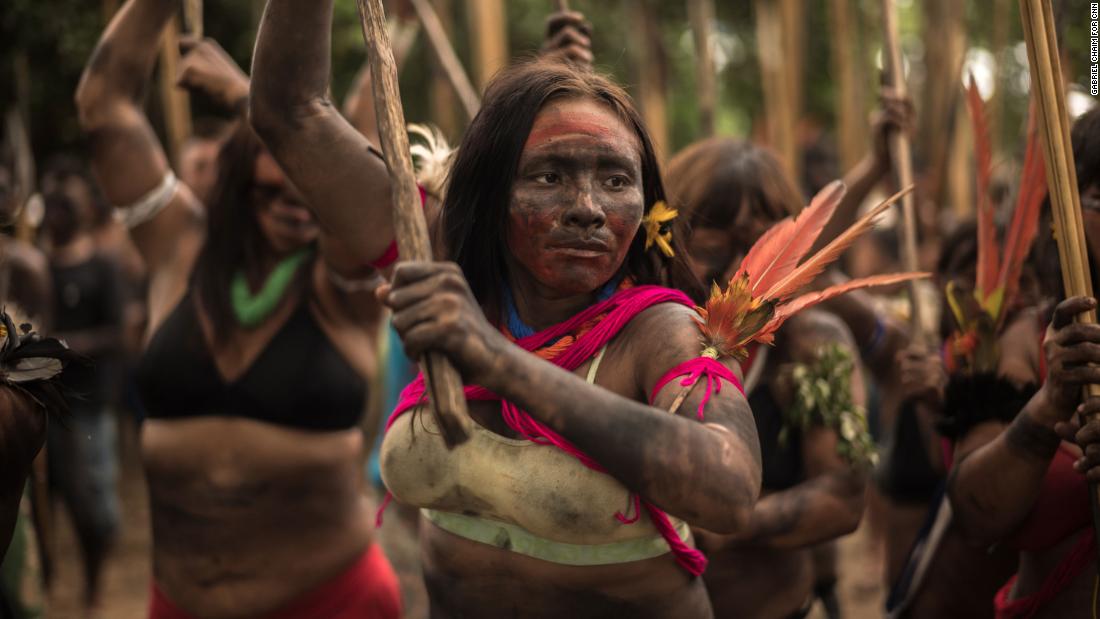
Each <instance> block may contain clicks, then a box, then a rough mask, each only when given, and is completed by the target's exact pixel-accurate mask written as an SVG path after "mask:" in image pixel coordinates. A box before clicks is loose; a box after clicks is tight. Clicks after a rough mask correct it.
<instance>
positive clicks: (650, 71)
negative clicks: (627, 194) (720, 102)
mask: <svg viewBox="0 0 1100 619" xmlns="http://www.w3.org/2000/svg"><path fill="white" fill-rule="evenodd" d="M626 9H627V12H628V16H627V18H628V20H629V21H628V23H629V26H630V35H629V36H630V37H631V44H630V45H629V46H628V48H629V50H630V53H631V56H632V60H633V63H632V64H633V65H634V67H635V70H636V71H637V75H638V78H637V84H638V100H639V101H640V102H641V108H642V117H643V118H644V119H645V124H646V128H648V129H649V135H650V137H651V138H652V139H653V147H654V149H655V150H656V151H657V156H658V157H660V158H663V157H664V156H665V155H666V154H667V153H668V150H667V149H668V146H669V142H668V139H669V138H668V109H667V102H666V99H665V67H666V59H665V57H664V47H663V46H662V45H661V44H660V43H659V41H660V36H661V33H660V27H659V25H658V23H657V17H656V16H655V15H654V14H653V5H652V3H651V2H650V1H649V0H630V1H629V2H627V3H626Z"/></svg>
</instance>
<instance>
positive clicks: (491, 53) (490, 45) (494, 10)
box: [466, 0, 510, 88]
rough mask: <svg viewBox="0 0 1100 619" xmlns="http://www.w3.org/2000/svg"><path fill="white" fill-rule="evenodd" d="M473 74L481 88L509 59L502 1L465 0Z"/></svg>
mask: <svg viewBox="0 0 1100 619" xmlns="http://www.w3.org/2000/svg"><path fill="white" fill-rule="evenodd" d="M466 10H467V13H468V19H469V23H468V25H469V27H470V42H471V43H472V44H473V48H474V75H475V77H476V78H477V84H478V86H479V87H481V88H485V85H486V84H488V83H489V79H490V78H492V77H493V74H495V73H496V72H497V71H499V70H500V69H502V68H504V65H506V64H507V63H508V61H509V60H510V56H509V54H508V31H507V28H506V23H505V20H504V3H503V0H466Z"/></svg>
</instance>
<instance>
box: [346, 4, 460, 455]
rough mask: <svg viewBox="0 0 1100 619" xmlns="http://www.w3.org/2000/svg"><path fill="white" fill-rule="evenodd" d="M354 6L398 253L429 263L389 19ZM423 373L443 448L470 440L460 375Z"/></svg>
mask: <svg viewBox="0 0 1100 619" xmlns="http://www.w3.org/2000/svg"><path fill="white" fill-rule="evenodd" d="M356 3H357V4H358V6H359V19H360V22H361V25H362V28H363V39H364V40H365V41H366V44H367V58H368V59H369V60H370V68H371V77H372V79H371V90H372V91H373V94H374V109H375V110H376V113H377V114H378V134H379V136H380V137H381V138H382V153H383V154H384V156H385V159H386V167H387V168H389V171H390V180H391V187H392V195H393V206H394V212H393V215H394V227H395V231H396V236H397V249H398V252H399V253H400V255H401V256H402V257H404V258H405V259H407V260H431V259H432V250H431V246H430V242H429V237H428V226H427V224H426V223H425V222H424V215H423V210H422V209H421V206H420V195H419V192H418V191H417V188H416V176H415V174H414V172H413V165H412V157H411V156H410V155H409V136H408V134H407V133H406V132H405V114H404V112H403V111H402V110H401V93H400V90H399V89H398V85H397V65H396V64H395V63H394V60H393V50H392V49H391V48H390V41H389V36H388V35H387V34H386V16H385V13H383V11H382V4H381V0H356ZM421 367H423V369H424V378H425V380H426V382H427V387H428V393H429V394H431V397H430V400H429V401H430V403H431V408H432V414H433V416H434V419H435V423H436V425H437V426H438V427H439V430H440V432H441V433H442V435H443V442H444V443H446V445H447V447H448V448H452V447H454V446H455V445H458V444H460V443H463V442H465V441H466V439H467V438H469V431H468V429H469V424H470V418H469V415H468V414H467V411H466V396H465V394H463V392H462V378H461V377H460V376H459V374H458V371H457V370H455V369H454V367H453V366H452V365H451V364H450V362H449V361H448V360H447V358H446V357H444V356H443V355H441V354H439V353H435V352H433V353H428V354H427V355H425V357H424V358H423V359H421Z"/></svg>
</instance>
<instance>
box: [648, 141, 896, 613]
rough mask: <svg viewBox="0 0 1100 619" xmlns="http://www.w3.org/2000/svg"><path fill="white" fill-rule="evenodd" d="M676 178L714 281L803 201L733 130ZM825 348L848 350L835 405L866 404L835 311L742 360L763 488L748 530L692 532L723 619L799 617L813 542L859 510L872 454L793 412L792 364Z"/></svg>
mask: <svg viewBox="0 0 1100 619" xmlns="http://www.w3.org/2000/svg"><path fill="white" fill-rule="evenodd" d="M669 179H670V183H669V195H670V203H671V204H672V205H674V206H675V207H676V208H677V209H679V210H680V213H681V215H682V216H684V217H686V218H687V220H688V222H689V223H690V224H691V226H692V232H691V238H690V240H689V243H688V251H689V253H690V255H691V258H692V266H693V267H694V269H695V272H696V274H697V275H699V276H700V277H701V278H703V279H704V280H705V281H708V282H709V281H717V282H725V281H726V280H728V279H729V277H730V275H731V274H732V273H733V271H734V270H736V269H737V267H738V265H739V264H740V263H741V259H742V258H743V257H744V255H745V253H746V252H747V251H748V250H749V248H750V247H751V246H752V245H753V243H755V242H756V241H757V239H759V238H760V237H761V236H762V235H763V234H764V232H765V231H766V230H767V229H768V228H769V227H771V226H772V225H774V224H775V223H777V222H779V221H780V220H782V219H783V218H785V217H787V216H789V215H791V214H792V213H796V212H798V210H800V209H801V206H802V199H801V197H800V196H799V194H798V191H797V189H795V187H794V184H793V183H792V182H791V181H790V180H789V178H788V176H787V174H786V173H785V172H784V170H783V168H782V164H781V163H780V162H779V160H778V159H777V158H776V157H775V156H774V155H773V154H771V153H770V152H769V151H767V150H765V149H763V148H760V147H757V146H754V145H751V144H749V143H746V142H741V141H737V140H734V139H730V138H711V139H709V140H704V141H702V142H697V143H695V144H693V145H691V146H689V147H688V148H686V149H684V150H683V151H681V152H680V153H679V154H678V155H677V156H676V157H674V158H673V160H672V162H671V163H670V165H669ZM855 193H856V194H857V196H846V198H845V199H846V200H850V199H852V197H855V198H856V199H858V194H859V193H861V192H860V191H859V188H858V186H857V187H856V190H855ZM839 210H841V209H839V208H838V211H839ZM826 234H828V233H827V232H826V233H823V236H824V235H826ZM834 236H835V235H834ZM880 337H881V336H880ZM826 349H829V350H830V351H832V352H830V353H828V354H827V355H826V353H824V352H823V351H825V350H826ZM824 356H830V357H833V358H835V360H836V361H839V360H840V359H841V357H843V358H846V360H847V361H846V362H842V363H845V365H846V366H847V367H848V368H849V370H848V372H850V374H849V373H845V376H844V377H843V381H842V382H846V383H847V384H846V385H845V387H846V391H847V393H848V398H849V400H848V401H847V402H845V403H839V404H840V405H841V406H842V407H847V408H852V409H853V410H855V409H859V408H862V406H863V402H864V393H865V392H864V385H863V376H862V372H861V371H860V370H859V367H858V366H857V365H855V363H854V360H855V358H856V357H857V356H858V348H857V345H856V343H855V341H854V339H853V337H852V334H851V331H850V330H849V329H848V327H847V326H846V325H845V324H844V322H843V321H841V320H840V319H839V318H837V317H836V316H834V315H832V314H830V313H828V312H825V311H821V310H809V311H803V312H800V313H799V314H797V315H796V316H795V317H793V318H792V319H791V320H789V321H788V322H787V323H786V324H785V325H784V326H783V327H782V328H781V329H780V331H779V332H778V333H777V335H776V341H775V346H774V347H768V346H756V347H755V348H753V349H750V354H749V357H748V359H747V360H746V361H745V363H743V364H742V368H743V369H744V372H745V376H746V378H745V389H746V393H747V394H748V398H749V404H750V406H751V407H752V413H753V417H754V418H755V420H756V425H757V429H758V431H759V434H760V447H761V453H762V459H763V490H762V495H761V499H760V501H759V502H758V503H757V504H756V507H755V509H754V510H753V512H752V515H751V517H750V520H749V523H750V525H749V526H748V527H746V528H745V529H744V530H743V531H741V532H739V533H737V534H734V535H721V534H718V533H717V532H711V531H707V530H702V531H699V530H697V531H696V534H697V536H698V539H699V544H700V547H701V548H702V549H703V550H704V552H705V553H706V554H707V555H708V556H709V557H710V558H711V565H710V568H709V569H708V571H707V573H706V574H705V575H704V579H705V581H706V583H707V589H708V591H709V593H710V598H711V602H712V603H713V604H714V609H715V614H716V616H722V617H726V616H737V617H794V616H804V615H805V613H808V612H809V608H810V606H811V605H812V603H813V601H814V592H813V589H814V583H815V575H814V569H813V562H812V560H811V552H810V549H811V547H813V546H814V545H817V544H820V543H822V542H826V541H829V540H833V539H836V538H838V537H840V536H841V535H844V534H846V533H850V532H851V531H853V530H855V528H856V526H857V525H858V524H859V521H860V518H861V517H862V514H863V495H864V486H865V474H864V470H863V466H865V465H867V464H869V462H867V461H864V462H859V461H848V460H846V459H845V458H844V457H842V456H841V455H840V454H839V453H838V450H837V446H838V444H839V443H840V442H842V441H846V440H847V439H846V438H844V437H843V436H842V434H841V428H839V427H835V426H830V425H828V424H827V423H825V422H824V421H823V420H818V419H815V420H814V421H813V423H811V424H810V425H809V426H808V427H805V428H802V427H800V426H799V423H798V422H797V421H794V420H792V419H791V418H789V417H788V416H787V415H786V411H788V410H790V409H792V408H794V407H795V406H796V404H795V401H794V398H793V394H795V393H797V391H798V382H797V381H798V380H805V377H803V378H801V379H796V378H793V372H792V369H793V367H795V366H796V365H801V366H802V367H803V368H810V369H812V368H814V367H821V366H822V363H821V360H822V358H823V357H824ZM822 369H827V368H822ZM837 369H838V368H836V367H833V368H832V369H831V370H830V373H831V372H835V371H836V370H837ZM837 395H840V391H839V390H838V392H837ZM702 529H706V527H705V526H704V527H702Z"/></svg>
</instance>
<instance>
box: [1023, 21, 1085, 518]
mask: <svg viewBox="0 0 1100 619" xmlns="http://www.w3.org/2000/svg"><path fill="white" fill-rule="evenodd" d="M1020 16H1021V18H1022V21H1023V25H1024V40H1025V41H1026V43H1027V59H1028V64H1029V65H1030V67H1031V88H1032V92H1033V93H1034V96H1035V101H1036V105H1037V109H1038V111H1039V120H1040V122H1039V136H1040V138H1041V140H1042V143H1043V155H1044V157H1043V162H1044V165H1045V168H1046V173H1047V189H1048V190H1049V195H1050V210H1051V214H1052V217H1051V219H1052V222H1053V224H1054V235H1055V238H1056V240H1057V242H1058V258H1059V262H1060V263H1061V265H1062V283H1063V285H1064V286H1065V292H1066V296H1067V297H1073V296H1087V297H1091V296H1092V275H1091V274H1090V273H1089V257H1088V250H1087V248H1086V245H1085V232H1084V224H1083V223H1082V221H1081V197H1080V196H1079V195H1078V193H1077V171H1076V167H1075V165H1074V162H1073V145H1072V143H1071V142H1070V134H1069V115H1068V114H1067V113H1066V101H1065V92H1064V86H1063V82H1062V69H1061V62H1060V60H1059V57H1058V40H1057V33H1056V31H1055V28H1056V25H1055V23H1054V14H1053V11H1052V10H1051V5H1050V0H1020ZM1076 321H1077V322H1082V323H1090V324H1091V323H1095V322H1096V311H1095V310H1089V311H1087V312H1084V313H1083V314H1079V315H1078V316H1077V317H1076ZM1083 396H1084V397H1096V396H1100V385H1087V386H1086V387H1085V389H1084V393H1083ZM1095 420H1096V415H1095V414H1094V415H1093V416H1092V418H1091V419H1090V421H1095ZM1089 504H1090V505H1091V507H1092V526H1093V530H1094V531H1096V532H1097V533H1100V495H1098V492H1097V484H1095V483H1090V484H1089Z"/></svg>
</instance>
